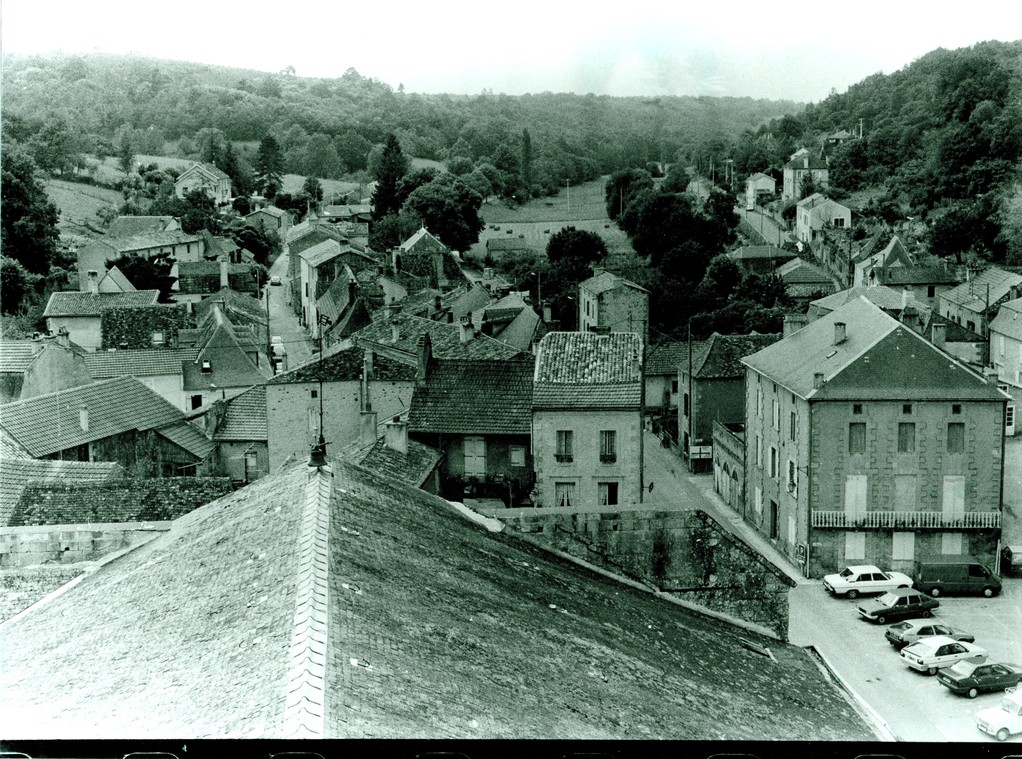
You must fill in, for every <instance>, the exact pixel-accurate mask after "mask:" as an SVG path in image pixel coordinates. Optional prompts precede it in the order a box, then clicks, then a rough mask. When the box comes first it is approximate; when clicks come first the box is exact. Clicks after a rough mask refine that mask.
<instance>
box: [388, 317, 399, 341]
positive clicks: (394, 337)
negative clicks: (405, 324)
mask: <svg viewBox="0 0 1022 759" xmlns="http://www.w3.org/2000/svg"><path fill="white" fill-rule="evenodd" d="M400 339H401V325H400V324H399V323H398V321H397V319H391V320H390V341H391V342H392V343H396V342H397V341H398V340H400Z"/></svg>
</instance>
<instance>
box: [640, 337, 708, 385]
mask: <svg viewBox="0 0 1022 759" xmlns="http://www.w3.org/2000/svg"><path fill="white" fill-rule="evenodd" d="M703 342H704V341H703V340H693V341H692V353H693V354H695V353H697V352H698V349H699V348H700V346H702V345H703ZM694 360H695V358H694V356H693V362H694ZM679 369H684V370H686V371H687V370H688V341H687V340H680V341H678V342H674V343H664V344H662V345H652V346H650V348H649V354H648V357H647V358H646V376H647V377H649V376H663V375H673V376H677V374H678V370H679Z"/></svg>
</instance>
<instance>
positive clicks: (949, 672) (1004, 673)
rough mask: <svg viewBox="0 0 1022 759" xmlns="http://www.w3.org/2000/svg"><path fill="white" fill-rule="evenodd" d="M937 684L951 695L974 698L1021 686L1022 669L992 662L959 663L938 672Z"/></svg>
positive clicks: (1017, 666) (1012, 665)
mask: <svg viewBox="0 0 1022 759" xmlns="http://www.w3.org/2000/svg"><path fill="white" fill-rule="evenodd" d="M937 682H939V683H940V684H941V685H943V686H946V687H947V688H949V689H950V690H951V692H952V693H957V694H958V695H960V696H968V697H969V698H976V695H977V694H979V693H985V692H987V691H992V690H1006V689H1008V688H1017V687H1018V686H1020V685H1022V667H1020V666H1019V665H1017V664H1004V663H1002V662H992V661H985V662H971V661H968V660H966V661H960V662H958V663H956V664H952V665H951V666H950V667H948V668H947V669H942V670H941V671H940V672H938V673H937Z"/></svg>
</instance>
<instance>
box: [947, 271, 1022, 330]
mask: <svg viewBox="0 0 1022 759" xmlns="http://www.w3.org/2000/svg"><path fill="white" fill-rule="evenodd" d="M1020 295H1022V274H1015V273H1014V272H1010V271H1005V270H1004V269H998V268H997V267H994V266H992V267H990V268H989V269H985V270H984V271H981V272H979V273H977V274H973V275H972V276H971V277H970V278H969V279H968V281H966V282H963V283H962V284H960V285H958V287H955V288H953V289H951V290H948V291H947V292H944V293H941V294H940V295H938V296H937V304H938V305H937V308H938V310H939V312H940V315H941V316H943V317H944V318H946V319H948V320H949V321H953V322H954V323H955V324H960V325H962V326H963V327H965V328H966V329H968V330H970V331H972V332H976V333H978V334H980V335H982V336H984V337H986V336H987V334H988V332H989V326H990V322H991V321H992V320H993V318H994V317H995V316H996V315H997V310H998V308H1000V305H1001V304H1002V303H1004V302H1005V301H1009V300H1015V299H1017V298H1018V297H1019V296H1020Z"/></svg>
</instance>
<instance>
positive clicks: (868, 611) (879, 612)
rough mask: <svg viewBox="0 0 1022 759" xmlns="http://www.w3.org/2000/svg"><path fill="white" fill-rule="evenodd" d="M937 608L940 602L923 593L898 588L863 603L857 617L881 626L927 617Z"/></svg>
mask: <svg viewBox="0 0 1022 759" xmlns="http://www.w3.org/2000/svg"><path fill="white" fill-rule="evenodd" d="M938 606H940V602H939V601H937V599H936V598H930V597H929V596H928V595H926V594H925V593H920V592H919V591H918V590H912V589H911V588H898V589H897V590H892V591H891V592H890V593H884V594H883V595H882V596H880V598H877V599H876V600H869V601H863V602H862V603H860V604H859V607H858V608H859V616H861V617H862V618H863V619H868V620H870V621H871V622H876V623H878V624H881V625H882V624H884V623H885V622H887V621H888V620H895V619H905V618H906V617H928V616H930V612H932V611H933V610H934V609H936V608H937V607H938Z"/></svg>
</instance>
